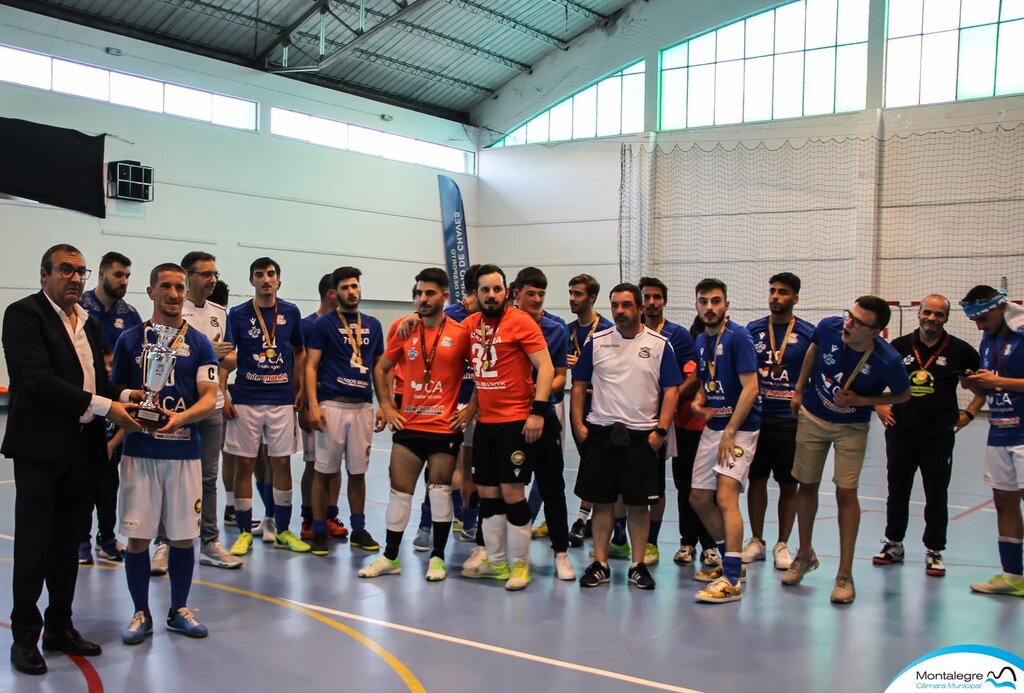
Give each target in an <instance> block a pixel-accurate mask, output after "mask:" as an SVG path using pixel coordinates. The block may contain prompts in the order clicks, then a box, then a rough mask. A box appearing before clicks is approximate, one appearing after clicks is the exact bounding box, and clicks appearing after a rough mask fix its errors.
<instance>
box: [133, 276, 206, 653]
mask: <svg viewBox="0 0 1024 693" xmlns="http://www.w3.org/2000/svg"><path fill="white" fill-rule="evenodd" d="M185 287H186V275H185V270H184V269H182V268H181V267H180V266H179V265H176V264H174V263H164V264H162V265H157V266H156V267H154V268H153V271H152V272H151V273H150V280H149V287H148V288H147V290H146V293H147V294H148V295H149V297H150V299H152V301H153V315H152V317H151V318H150V320H149V321H147V322H146V324H144V325H139V326H137V327H133V328H132V329H130V330H128V331H126V332H125V333H124V334H123V335H121V338H120V339H118V340H117V346H116V347H115V348H114V366H113V376H114V378H115V379H117V380H119V381H120V382H124V383H128V384H129V385H131V386H133V387H140V386H141V385H142V384H143V382H144V374H143V367H142V363H143V353H144V348H145V346H146V345H147V344H149V343H150V339H151V334H150V333H151V332H152V330H153V327H154V326H156V325H162V326H165V327H171V328H174V329H176V330H177V335H176V337H175V339H174V341H173V342H172V343H171V345H170V348H171V350H172V351H173V352H174V353H175V361H174V366H173V371H172V375H171V378H170V379H169V380H168V381H167V384H166V385H165V386H164V388H163V389H162V390H160V392H159V404H160V407H161V412H162V413H163V414H164V416H166V419H167V420H166V423H164V424H163V425H162V426H160V427H159V428H156V429H149V430H146V431H141V432H138V433H129V434H128V435H127V436H126V437H125V441H124V456H123V458H122V460H121V481H122V483H121V496H120V516H121V532H122V533H123V534H124V535H125V536H126V537H128V549H127V552H126V554H125V559H124V573H125V577H126V578H127V580H128V591H129V592H130V593H131V596H132V603H133V604H134V612H135V614H134V616H133V617H132V620H131V622H130V623H129V624H128V627H127V628H125V629H124V630H123V631H122V633H121V639H122V640H123V642H124V643H125V644H126V645H137V644H139V643H141V642H142V641H143V640H145V639H146V636H148V635H150V634H151V633H152V632H153V617H152V615H151V614H150V612H149V578H150V575H149V573H150V565H149V543H150V541H152V540H153V538H154V537H156V535H157V527H158V525H163V527H164V529H165V531H166V533H167V538H168V540H169V542H170V550H169V552H168V563H167V567H168V571H167V572H168V576H169V577H170V583H171V608H170V610H169V611H168V613H167V628H168V629H169V630H173V631H177V632H180V633H183V634H184V635H187V636H188V637H190V638H205V637H206V635H207V628H206V626H205V625H203V624H202V623H200V622H199V620H198V619H196V617H195V615H194V614H193V613H192V612H191V611H190V610H189V608H188V605H187V601H188V594H189V590H190V589H191V586H192V573H193V570H194V569H195V546H194V544H195V540H196V538H197V537H198V536H199V533H200V532H199V526H200V514H201V510H202V503H203V501H202V493H203V468H202V461H201V459H200V457H201V450H202V449H201V445H200V439H199V435H200V434H199V426H198V422H200V421H202V420H204V419H205V418H207V417H208V416H209V414H210V412H212V411H213V410H214V406H215V405H216V402H217V389H218V388H217V383H218V380H219V376H218V360H217V355H216V353H215V352H214V350H213V345H212V344H211V343H210V340H209V339H208V338H207V337H206V336H205V335H204V334H203V333H202V332H200V331H199V330H196V329H191V326H190V325H189V324H188V323H187V322H185V320H184V318H183V317H182V314H181V310H182V305H183V304H184V302H185V295H186V288H185Z"/></svg>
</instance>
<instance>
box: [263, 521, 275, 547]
mask: <svg viewBox="0 0 1024 693" xmlns="http://www.w3.org/2000/svg"><path fill="white" fill-rule="evenodd" d="M275 541H277V525H276V524H274V518H272V517H264V518H263V543H264V544H273V543H274V542H275Z"/></svg>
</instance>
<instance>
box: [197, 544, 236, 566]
mask: <svg viewBox="0 0 1024 693" xmlns="http://www.w3.org/2000/svg"><path fill="white" fill-rule="evenodd" d="M199 565H212V566H213V567H214V568H227V569H229V570H230V569H232V568H241V567H242V560H241V559H240V558H238V557H237V556H232V555H231V554H230V553H228V550H227V549H225V548H224V544H221V543H220V542H219V541H211V542H209V543H207V544H203V545H202V547H200V549H199Z"/></svg>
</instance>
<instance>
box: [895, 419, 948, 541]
mask: <svg viewBox="0 0 1024 693" xmlns="http://www.w3.org/2000/svg"><path fill="white" fill-rule="evenodd" d="M954 442H955V434H954V433H953V431H952V430H949V431H943V432H941V433H927V434H919V433H911V432H908V431H902V430H900V428H899V427H898V426H893V427H891V428H887V429H886V431H885V456H886V459H887V462H888V464H887V467H888V471H889V474H888V476H889V498H888V500H887V502H886V506H885V510H886V513H885V515H886V524H885V537H886V539H888V540H889V541H903V538H904V537H905V536H906V533H907V522H908V519H909V507H910V492H911V490H913V488H914V475H915V474H916V473H917V470H918V469H920V470H921V482H922V483H923V484H924V499H925V506H924V536H923V537H922V539H923V540H924V545H925V547H926V548H929V549H931V550H933V551H942V550H943V549H945V548H946V527H947V525H948V524H949V507H948V502H949V501H948V497H949V494H948V491H949V479H950V475H951V473H952V469H953V444H954Z"/></svg>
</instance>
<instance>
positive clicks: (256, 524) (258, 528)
mask: <svg viewBox="0 0 1024 693" xmlns="http://www.w3.org/2000/svg"><path fill="white" fill-rule="evenodd" d="M250 534H252V535H253V536H254V537H259V536H263V520H261V519H260V518H258V517H254V518H252V531H251V532H250Z"/></svg>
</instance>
